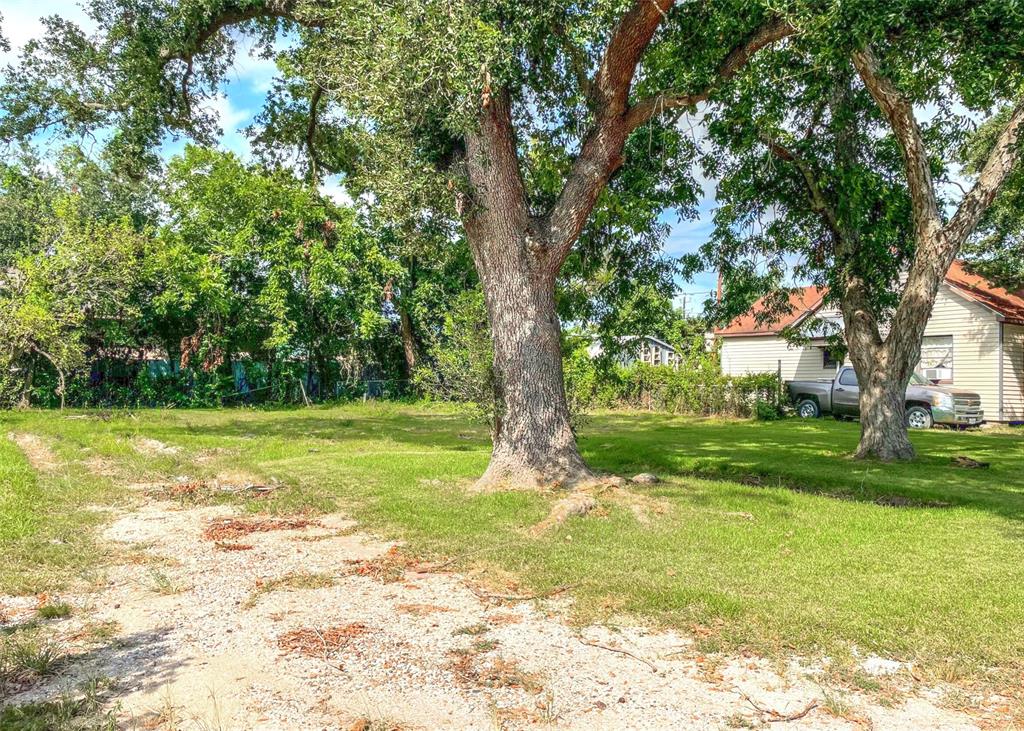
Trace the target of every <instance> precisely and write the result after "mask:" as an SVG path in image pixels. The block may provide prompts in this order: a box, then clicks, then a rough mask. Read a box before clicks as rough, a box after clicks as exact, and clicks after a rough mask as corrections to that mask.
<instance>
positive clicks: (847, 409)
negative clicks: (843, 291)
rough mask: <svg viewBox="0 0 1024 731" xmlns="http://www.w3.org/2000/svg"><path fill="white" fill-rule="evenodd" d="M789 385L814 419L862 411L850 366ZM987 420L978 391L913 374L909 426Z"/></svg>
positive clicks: (804, 413) (804, 415)
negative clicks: (826, 376) (826, 377)
mask: <svg viewBox="0 0 1024 731" xmlns="http://www.w3.org/2000/svg"><path fill="white" fill-rule="evenodd" d="M786 385H787V386H788V388H789V395H790V398H792V400H793V403H794V404H796V412H797V414H799V415H800V417H801V418H804V419H813V418H816V417H818V416H821V415H822V414H828V413H831V414H832V415H833V416H834V417H836V418H837V419H843V418H855V417H857V416H859V415H860V398H859V397H860V389H859V388H858V386H857V373H856V372H855V371H854V370H853V368H851V367H849V366H846V367H843V368H840V369H839V372H838V373H836V377H835V379H833V380H831V381H827V380H823V381H789V382H787V384H786ZM984 420H985V412H983V411H982V410H981V397H980V396H978V394H976V393H971V392H970V391H961V390H958V389H953V388H947V387H945V386H936V385H933V384H932V383H930V382H928V381H926V380H925V379H924V378H922V377H921V376H919V375H918V374H916V373H915V374H913V375H912V376H911V378H910V383H909V384H908V385H907V426H909V427H911V428H912V429H929V428H931V427H932V425H933V424H946V425H949V426H977V425H978V424H981V423H982V422H983V421H984Z"/></svg>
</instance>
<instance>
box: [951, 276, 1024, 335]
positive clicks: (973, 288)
mask: <svg viewBox="0 0 1024 731" xmlns="http://www.w3.org/2000/svg"><path fill="white" fill-rule="evenodd" d="M946 284H948V285H949V286H951V287H953V288H954V289H956V290H957V291H958V292H959V293H960V294H962V295H964V296H965V297H966V298H967V299H969V300H972V301H974V302H977V303H979V304H981V305H983V306H985V307H987V308H988V309H989V310H992V311H993V312H995V313H996V314H997V315H999V316H1000V317H1002V318H1003V319H1004V320H1006V321H1008V322H1013V323H1016V324H1024V292H1009V291H1007V290H1005V289H1003V288H1002V287H997V286H995V285H994V284H992V283H991V282H990V281H988V280H987V279H985V278H984V277H981V276H978V275H977V274H972V273H970V272H968V271H967V270H966V269H965V268H964V263H963V262H962V261H954V262H953V266H951V267H950V268H949V272H948V273H947V274H946Z"/></svg>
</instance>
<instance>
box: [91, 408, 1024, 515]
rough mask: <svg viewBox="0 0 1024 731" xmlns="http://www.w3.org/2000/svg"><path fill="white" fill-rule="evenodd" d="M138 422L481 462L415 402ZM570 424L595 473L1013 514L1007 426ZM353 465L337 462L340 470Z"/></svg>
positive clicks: (227, 437)
mask: <svg viewBox="0 0 1024 731" xmlns="http://www.w3.org/2000/svg"><path fill="white" fill-rule="evenodd" d="M143 423H144V422H143ZM144 424H145V426H144V432H145V434H146V435H147V436H153V437H156V438H158V439H162V440H165V441H167V442H168V443H170V444H180V445H184V446H185V447H186V448H187V449H193V448H195V447H196V445H197V442H203V443H206V444H210V443H220V441H221V440H223V441H226V442H227V443H228V444H229V445H230V446H235V447H241V448H242V449H243V450H244V451H248V450H249V449H250V447H257V446H258V447H263V446H265V445H276V448H277V449H278V450H279V452H280V454H281V455H282V456H281V458H282V459H293V460H294V459H298V460H304V459H306V458H307V455H309V459H316V460H319V461H321V462H326V463H329V462H330V461H331V460H332V459H334V458H335V455H337V456H343V457H344V458H345V459H346V460H347V461H348V462H350V463H351V462H352V460H353V459H355V460H359V459H361V458H362V457H363V456H366V457H367V459H368V460H373V459H375V458H376V459H379V458H380V457H381V456H382V455H383V456H386V457H387V458H388V459H391V460H393V463H394V464H395V467H396V469H398V468H399V467H402V469H405V470H413V469H415V471H416V472H417V474H420V476H421V477H423V478H437V477H445V478H446V479H447V478H452V477H453V475H454V473H452V469H455V470H456V471H466V474H464V475H463V474H461V473H460V474H458V475H454V477H457V478H470V477H472V476H473V475H472V474H469V472H471V471H472V470H473V469H476V468H477V463H478V462H479V470H481V471H482V470H483V468H484V466H485V465H486V459H487V454H488V452H489V448H490V441H489V435H488V433H487V429H486V427H484V426H483V425H482V424H479V423H476V422H473V421H471V420H470V419H469V418H467V417H466V416H465V415H462V414H458V413H452V412H447V411H440V410H438V411H433V410H430V409H416V408H403V409H399V408H394V409H390V408H389V409H381V410H379V411H378V410H359V409H352V410H347V409H345V408H339V409H333V410H327V409H319V408H317V409H309V410H284V411H274V410H268V411H260V412H240V413H238V414H237V415H235V414H233V413H231V412H180V414H172V415H167V414H163V415H161V419H159V420H154V421H153V422H152V423H148V424H146V423H144ZM96 427H97V428H101V429H103V428H105V429H109V430H111V432H113V433H114V434H117V435H121V436H130V435H134V434H136V433H139V431H140V423H139V422H137V421H130V420H127V419H121V420H114V421H111V422H109V423H106V422H104V423H103V424H102V425H96ZM580 431H581V438H580V446H581V450H582V451H583V454H584V457H585V458H586V459H587V460H588V461H589V463H590V464H591V465H592V466H593V467H594V468H595V469H596V470H597V471H599V472H606V473H614V474H621V475H625V476H630V475H632V474H635V473H637V472H641V471H651V472H655V473H657V474H659V475H662V476H663V477H677V478H686V477H699V478H703V479H710V480H718V481H729V482H739V483H741V484H744V485H747V486H749V488H750V489H751V490H754V489H757V488H762V487H782V488H787V489H790V490H795V491H801V492H809V493H814V494H818V495H824V496H829V497H834V498H838V499H842V500H856V501H862V502H879V503H880V506H882V507H888V508H901V507H905V508H916V507H921V508H936V509H938V508H940V507H941V506H944V505H948V506H953V507H963V508H970V509H977V510H985V511H989V512H993V513H996V514H998V515H1001V516H1004V517H1007V518H1011V519H1013V520H1022V519H1024V479H1022V477H1021V476H1022V475H1024V438H1022V435H1019V434H1013V433H991V432H959V433H958V432H951V431H947V430H932V431H929V432H913V433H912V434H911V439H912V441H913V442H914V443H915V445H916V446H917V448H918V452H919V455H920V456H919V458H918V459H917V460H915V461H913V462H911V463H881V462H875V461H858V460H853V459H851V458H850V456H849V455H851V454H852V453H853V451H854V449H855V448H856V445H857V440H858V436H859V428H858V426H857V424H855V423H842V422H834V421H832V420H817V421H812V422H807V421H799V420H782V421H777V422H755V421H741V420H723V419H710V418H692V417H674V416H668V415H664V414H647V413H622V412H611V413H603V414H598V415H594V416H591V417H590V418H589V419H588V420H587V422H586V423H585V425H584V426H583V428H582V429H581V430H580ZM80 438H85V437H84V436H81V435H80ZM456 453H461V454H463V455H465V456H466V457H467V458H468V459H466V460H464V461H462V462H459V464H458V466H457V467H455V468H452V467H450V466H445V467H443V468H442V467H441V464H442V463H443V462H444V461H445V460H444V459H437V460H435V458H434V456H433V455H434V454H436V455H437V456H438V457H439V458H440V457H443V455H445V454H448V455H453V454H456ZM958 455H966V456H970V457H972V458H974V459H977V460H979V461H982V462H987V463H990V467H989V468H988V469H977V470H970V469H963V468H958V467H955V466H953V464H952V459H953V457H955V456H958ZM339 466H340V465H339ZM361 469H362V467H361V466H360V465H352V464H349V465H348V470H347V471H348V472H350V473H352V474H356V473H358V472H359V470H361ZM432 470H434V471H432Z"/></svg>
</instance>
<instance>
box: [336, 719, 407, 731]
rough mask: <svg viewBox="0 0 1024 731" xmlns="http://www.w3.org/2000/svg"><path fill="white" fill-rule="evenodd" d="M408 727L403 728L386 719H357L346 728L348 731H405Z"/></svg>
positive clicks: (395, 722)
mask: <svg viewBox="0 0 1024 731" xmlns="http://www.w3.org/2000/svg"><path fill="white" fill-rule="evenodd" d="M407 728H408V726H403V725H402V724H400V723H398V722H397V721H391V720H389V719H386V718H368V717H365V716H364V717H363V718H357V719H356V720H355V721H353V722H352V725H351V726H349V727H348V731H405V729H407Z"/></svg>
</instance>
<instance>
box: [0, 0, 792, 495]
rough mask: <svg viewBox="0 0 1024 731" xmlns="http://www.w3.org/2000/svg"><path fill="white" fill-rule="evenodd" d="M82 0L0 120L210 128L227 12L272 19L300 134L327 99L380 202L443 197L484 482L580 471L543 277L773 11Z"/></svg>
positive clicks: (118, 147) (746, 49)
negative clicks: (90, 23) (485, 427)
mask: <svg viewBox="0 0 1024 731" xmlns="http://www.w3.org/2000/svg"><path fill="white" fill-rule="evenodd" d="M90 7H91V12H92V15H93V17H94V18H95V20H96V21H97V23H98V26H99V32H98V33H97V34H95V35H88V34H86V33H83V32H82V31H80V30H79V29H77V28H75V27H74V26H72V25H71V24H70V23H67V22H65V21H61V20H59V19H51V21H50V22H49V28H48V33H47V34H46V37H45V38H44V39H42V40H41V41H40V42H39V44H38V45H36V46H34V47H31V48H30V49H29V53H28V54H27V55H26V57H25V59H24V60H23V63H22V65H21V68H20V69H19V70H18V71H17V72H16V73H15V74H13V76H14V77H15V79H16V81H15V83H13V84H9V85H8V86H7V87H6V88H5V89H4V90H3V94H2V96H3V101H4V103H5V106H6V108H7V109H8V110H9V111H10V112H11V114H9V115H8V117H7V118H6V119H5V120H3V123H2V124H0V133H2V134H4V135H5V136H8V137H10V136H12V135H25V134H30V133H32V132H35V131H38V130H39V129H40V128H42V127H47V126H53V127H57V128H60V129H71V130H79V131H84V130H88V129H95V128H98V127H103V126H110V127H112V128H113V129H114V130H115V132H114V134H113V137H112V139H111V141H110V144H111V147H112V148H113V149H114V150H115V151H120V152H121V153H122V154H123V157H124V159H125V160H126V162H127V163H129V164H134V163H135V161H138V160H144V159H145V155H147V154H149V152H150V151H151V150H152V149H153V148H154V146H155V144H156V142H158V141H159V139H160V138H161V134H162V133H163V131H164V130H167V129H171V130H175V131H180V132H185V133H187V134H190V135H192V136H194V137H197V138H199V139H200V140H202V139H212V137H213V136H214V134H213V132H214V127H215V125H214V121H215V120H213V119H211V118H210V115H209V114H208V113H204V111H203V110H204V106H203V104H202V100H203V98H204V97H207V98H208V97H209V96H211V95H212V94H214V93H216V88H217V84H218V82H219V81H220V79H221V77H222V75H223V74H224V72H225V70H226V68H227V67H228V64H229V61H230V57H231V52H232V49H233V43H232V36H231V35H230V32H231V30H232V29H233V28H235V27H237V26H243V27H244V28H245V29H247V30H250V31H255V32H257V33H259V34H261V38H262V39H263V40H264V41H266V42H268V43H269V40H270V39H271V38H272V36H273V34H274V33H275V31H277V30H279V29H280V27H281V23H285V24H286V27H287V28H288V30H289V32H290V33H291V34H292V36H293V37H297V38H298V44H297V45H296V47H295V48H294V49H293V51H292V52H291V53H290V54H289V55H288V59H287V62H288V63H290V64H292V65H293V67H294V68H295V69H297V70H298V74H299V75H300V76H302V77H303V78H304V79H306V80H307V82H308V84H309V88H310V90H311V92H310V95H309V121H308V132H309V133H308V138H309V139H310V140H315V138H316V129H317V126H318V125H319V124H321V123H332V122H333V123H336V122H337V121H338V119H339V117H343V118H344V120H343V122H342V123H343V124H348V125H351V126H352V127H355V128H358V129H360V130H362V131H363V133H364V134H366V135H369V136H370V137H371V138H372V139H373V140H374V143H375V144H374V146H373V147H372V148H371V149H372V150H373V154H370V155H368V158H367V159H366V160H364V161H363V163H364V165H365V168H366V170H367V172H368V173H369V174H372V176H373V178H374V193H375V195H377V196H378V197H379V200H380V202H381V205H390V204H394V205H404V206H406V207H407V208H408V207H417V206H424V207H425V206H427V205H428V204H429V205H431V206H434V207H437V205H438V202H439V201H444V202H446V203H447V205H448V206H449V209H450V211H451V213H452V215H454V216H457V217H458V219H459V221H460V223H461V226H462V230H463V231H464V234H465V236H466V239H467V241H468V243H469V246H470V249H471V251H472V255H473V259H474V262H475V265H476V268H477V271H478V272H479V275H480V279H481V282H482V285H483V289H484V294H485V299H486V303H487V309H488V313H489V319H490V324H491V330H492V333H493V341H494V370H495V382H496V386H497V392H498V401H499V403H498V415H497V422H496V423H497V427H496V430H495V439H494V448H493V454H492V458H491V463H490V466H489V467H488V470H487V473H486V474H485V476H484V477H483V482H484V483H485V484H495V485H497V484H517V485H536V484H550V483H563V484H569V483H574V482H578V481H581V480H585V479H588V478H589V477H590V476H591V471H590V469H589V468H588V467H587V465H586V464H585V463H584V461H583V459H582V458H581V456H580V454H579V451H578V450H577V446H576V442H575V437H574V434H573V431H572V429H571V427H570V423H569V413H568V409H567V407H566V399H565V393H564V387H563V382H562V364H561V353H560V335H561V333H560V325H559V320H558V317H557V314H556V302H555V280H556V277H557V275H558V273H559V271H560V269H561V267H562V266H563V264H564V263H565V262H566V259H567V258H568V257H569V255H570V253H571V251H572V249H573V246H574V244H575V243H576V241H577V240H578V239H579V237H580V235H581V233H582V232H583V231H584V230H585V228H586V226H587V224H588V220H589V218H590V216H591V213H592V211H593V210H594V208H595V206H597V205H598V204H599V201H600V200H601V198H602V195H604V194H605V192H606V188H607V185H608V182H609V180H610V179H611V178H612V177H613V176H614V175H616V173H618V172H619V171H620V170H621V169H622V168H623V166H624V165H626V164H627V161H626V158H625V152H626V150H627V148H628V147H629V144H630V140H631V139H632V138H634V137H636V136H638V135H650V138H651V139H655V138H656V137H660V136H662V135H669V136H671V135H678V134H680V133H679V132H678V131H676V130H675V121H676V119H677V117H678V115H679V114H681V113H682V112H683V111H684V110H687V109H692V108H693V107H694V106H695V105H696V104H698V103H701V102H703V101H705V100H707V99H708V98H709V97H710V96H711V95H712V94H713V93H714V92H715V91H716V90H717V89H718V88H719V87H721V86H722V85H723V84H724V83H725V82H727V81H729V80H730V79H731V78H732V77H733V76H735V75H736V73H737V72H738V71H739V70H741V69H742V68H743V66H744V65H745V64H746V63H747V62H748V61H749V59H750V58H751V57H752V55H753V54H754V53H755V52H757V51H758V50H760V49H762V48H764V47H765V46H768V45H770V44H772V43H774V42H776V41H779V40H780V39H782V38H785V37H786V36H787V35H789V34H791V33H792V32H793V27H792V26H791V24H790V23H789V22H787V21H786V20H784V19H783V18H781V17H778V16H776V15H774V14H772V12H771V11H769V10H768V9H767V6H765V7H762V6H760V5H759V4H751V3H747V2H737V1H721V2H715V3H677V2H675V1H674V0H631V1H630V2H623V1H622V0H594V1H593V2H582V3H580V2H569V1H565V0H563V1H562V2H511V1H510V0H458V1H455V2H452V1H449V0H446V1H445V2H440V1H439V0H414V1H411V2H410V1H403V2H383V3H381V2H370V1H368V0H346V1H344V2H341V1H338V2H330V1H327V0H322V1H318V0H309V1H308V2H298V1H296V0H184V1H182V2H177V3H170V2H150V3H146V4H144V5H140V4H138V3H133V2H127V1H126V0H95V2H93V3H92V4H91V6H90ZM332 102H333V104H334V105H335V106H334V109H333V112H330V113H329V112H328V110H327V107H328V105H329V104H330V103H332ZM332 115H333V116H332ZM640 140H641V142H642V137H641V138H640ZM311 144H312V143H311ZM638 147H639V148H640V149H643V147H642V144H640V145H638ZM671 167H672V169H669V166H666V167H665V173H664V179H666V180H674V179H675V178H676V176H677V175H678V170H677V169H676V166H674V165H673V166H671ZM649 184H650V185H653V186H654V187H657V186H660V185H663V184H664V183H663V180H662V179H660V178H659V177H658V176H655V178H654V179H653V180H652V181H649ZM389 201H390V202H394V203H389Z"/></svg>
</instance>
